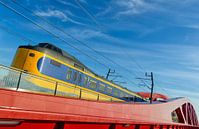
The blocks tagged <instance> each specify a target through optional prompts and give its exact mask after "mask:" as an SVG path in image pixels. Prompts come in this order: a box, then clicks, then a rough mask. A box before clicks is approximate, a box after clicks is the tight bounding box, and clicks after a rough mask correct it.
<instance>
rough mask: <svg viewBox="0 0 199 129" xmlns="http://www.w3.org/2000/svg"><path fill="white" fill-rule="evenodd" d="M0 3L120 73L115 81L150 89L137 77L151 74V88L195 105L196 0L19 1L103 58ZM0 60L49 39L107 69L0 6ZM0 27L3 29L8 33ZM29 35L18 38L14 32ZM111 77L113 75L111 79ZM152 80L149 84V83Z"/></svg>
mask: <svg viewBox="0 0 199 129" xmlns="http://www.w3.org/2000/svg"><path fill="white" fill-rule="evenodd" d="M3 2H4V3H6V4H7V5H9V6H10V7H12V8H14V9H16V10H17V11H19V12H21V13H22V14H24V15H26V16H27V17H29V18H31V19H32V20H34V21H35V22H37V23H38V24H39V25H41V26H43V27H44V28H46V29H47V30H49V31H51V32H53V33H54V34H56V35H58V36H59V37H61V38H63V39H64V40H66V41H67V42H69V43H70V44H72V45H74V46H75V47H78V48H79V49H80V50H82V51H84V52H85V53H87V54H88V55H90V56H92V57H93V58H95V59H96V60H98V61H100V62H101V63H103V64H105V65H107V66H109V67H110V68H112V69H115V70H116V73H117V74H119V75H122V77H121V78H117V80H118V81H122V82H123V81H124V82H127V84H123V85H124V86H126V87H128V88H129V89H131V90H134V91H149V90H148V89H147V88H146V87H144V86H142V85H140V80H138V79H136V78H137V77H144V72H154V75H155V76H154V79H155V92H159V93H163V94H167V95H169V96H170V97H176V96H185V97H188V98H189V99H190V100H191V101H192V102H193V103H194V104H195V107H196V108H198V104H197V103H198V98H199V94H198V93H199V88H198V85H199V73H198V72H199V59H198V55H199V51H198V50H199V46H198V41H199V23H198V20H199V14H198V12H199V8H198V6H199V1H198V0H183V1H182V0H79V3H80V4H81V6H83V7H84V8H86V9H87V10H88V12H89V14H90V15H92V16H90V15H88V14H87V13H86V12H85V10H83V9H82V8H81V7H80V5H79V4H78V2H76V1H75V0H54V1H50V0H49V1H47V0H37V1H31V0H18V3H20V4H22V5H23V6H25V7H26V8H28V9H30V10H32V11H33V12H34V13H35V14H37V15H39V16H41V17H43V18H45V19H46V20H48V21H49V22H51V23H53V24H54V25H56V26H58V27H60V28H62V29H63V30H64V31H66V32H67V33H69V34H71V35H72V36H74V37H75V38H77V39H78V40H80V41H82V42H84V43H86V44H87V45H88V46H90V47H92V48H93V49H95V50H96V51H98V52H99V53H101V54H102V55H103V56H106V57H108V58H110V59H111V60H113V61H114V62H117V63H118V64H120V65H121V66H122V67H125V69H123V68H121V67H119V66H118V65H116V64H114V63H112V62H110V61H109V60H107V59H104V58H103V57H102V56H100V55H98V54H96V53H95V52H93V51H91V50H90V49H88V48H87V47H85V46H83V45H82V44H80V43H78V42H76V41H74V40H73V39H71V38H69V37H68V36H67V35H65V34H64V33H62V32H60V31H58V30H56V29H55V28H53V27H52V26H50V25H48V24H47V23H46V22H44V21H43V20H41V19H40V18H38V17H35V16H34V15H32V14H31V13H29V12H27V11H25V10H24V9H22V8H21V7H19V6H17V5H16V4H14V3H13V2H12V1H11V0H3ZM0 12H1V13H0V46H1V47H0V53H1V54H0V63H1V64H4V65H10V64H11V61H12V59H13V56H14V54H15V51H16V48H17V46H19V45H22V44H35V43H34V42H36V43H37V42H38V43H39V42H50V43H53V44H55V45H57V46H58V47H60V48H63V49H64V50H66V51H68V52H69V53H71V54H72V55H74V56H76V57H77V58H78V59H79V60H80V61H82V62H83V63H85V64H86V65H87V66H88V67H89V68H91V69H92V70H93V71H95V72H96V73H97V74H99V75H103V76H105V75H106V73H107V71H108V69H107V68H106V67H104V66H103V65H101V64H99V63H96V62H95V61H93V60H92V59H90V58H88V57H87V56H85V55H83V54H82V53H79V52H78V51H77V50H75V49H74V48H71V47H70V46H68V45H67V44H65V43H63V42H61V41H60V40H57V39H56V38H53V37H51V36H49V35H48V34H47V33H46V32H44V31H42V30H41V29H39V28H38V27H36V26H35V25H33V24H32V23H30V22H29V21H27V20H26V19H24V18H22V17H20V16H18V15H16V14H15V13H13V12H11V11H10V10H8V9H7V8H5V7H3V6H2V5H0ZM1 27H6V29H8V30H10V31H9V32H12V33H15V34H14V35H13V34H10V33H8V32H6V31H5V30H2V28H1ZM16 33H17V35H18V34H19V35H22V36H24V37H26V38H28V39H31V40H33V42H29V41H27V40H22V39H20V38H19V37H18V36H17V35H16ZM110 79H111V78H110ZM147 83H148V84H150V82H147Z"/></svg>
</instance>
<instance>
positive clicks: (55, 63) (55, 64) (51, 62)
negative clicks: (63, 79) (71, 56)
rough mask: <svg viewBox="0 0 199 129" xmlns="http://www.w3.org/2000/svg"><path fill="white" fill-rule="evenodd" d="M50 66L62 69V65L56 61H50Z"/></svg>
mask: <svg viewBox="0 0 199 129" xmlns="http://www.w3.org/2000/svg"><path fill="white" fill-rule="evenodd" d="M50 64H52V65H54V66H57V67H60V66H61V63H59V62H57V61H55V60H50Z"/></svg>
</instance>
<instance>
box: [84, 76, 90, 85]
mask: <svg viewBox="0 0 199 129" xmlns="http://www.w3.org/2000/svg"><path fill="white" fill-rule="evenodd" d="M88 80H89V78H88V76H84V84H83V85H84V86H87V85H88Z"/></svg>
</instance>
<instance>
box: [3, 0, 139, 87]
mask: <svg viewBox="0 0 199 129" xmlns="http://www.w3.org/2000/svg"><path fill="white" fill-rule="evenodd" d="M0 4H2V5H3V6H4V7H6V8H8V9H10V10H11V11H13V12H14V13H16V14H18V15H20V16H22V17H23V18H25V19H27V20H28V21H30V22H31V23H33V24H34V25H36V26H37V27H39V28H40V29H42V30H44V31H46V32H47V33H48V34H49V35H51V36H53V37H55V38H57V39H59V40H60V41H62V42H64V43H66V44H67V45H69V46H70V47H73V48H74V49H76V50H78V51H79V52H80V53H82V54H84V55H86V56H88V57H89V58H91V59H92V60H94V61H95V62H97V63H99V64H101V65H103V66H105V67H106V68H109V66H107V65H105V64H102V63H101V62H99V61H98V60H96V59H94V58H92V57H91V56H89V55H87V54H86V53H84V52H83V51H81V50H80V49H78V48H77V47H75V46H73V45H71V44H70V43H68V42H67V41H65V40H64V39H62V38H60V37H59V36H58V35H56V34H54V33H52V32H51V31H49V30H47V29H45V28H44V27H43V26H41V25H39V24H37V23H36V22H35V21H33V20H31V19H30V18H28V17H26V16H25V15H23V14H22V13H20V12H18V11H17V10H15V9H13V8H12V7H10V6H8V5H6V4H5V3H3V2H2V1H0ZM43 19H44V18H43ZM46 21H47V20H46ZM52 25H53V24H52ZM53 26H54V27H55V28H56V29H58V30H60V29H59V28H58V27H56V26H55V25H53ZM68 36H69V37H71V38H73V39H74V40H76V41H77V39H76V38H74V37H73V36H72V35H70V34H69V35H68ZM78 42H81V41H78ZM82 43H83V42H82ZM84 44H85V43H84ZM87 46H88V45H87ZM88 47H89V46H88ZM90 49H92V48H91V47H90ZM93 50H94V49H93ZM95 51H96V50H95ZM96 52H98V51H96ZM98 54H100V53H98ZM104 57H105V58H106V59H108V60H110V59H109V58H107V57H106V56H104ZM111 61H112V60H111ZM112 63H115V64H117V63H116V62H114V61H112ZM117 65H118V66H120V67H122V68H123V69H125V70H126V71H128V69H126V68H125V67H123V66H121V65H120V64H117ZM136 76H137V75H136ZM128 80H129V81H130V82H131V83H132V82H133V81H131V80H130V79H128ZM133 83H134V82H133ZM133 83H132V84H133Z"/></svg>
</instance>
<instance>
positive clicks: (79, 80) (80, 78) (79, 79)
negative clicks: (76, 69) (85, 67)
mask: <svg viewBox="0 0 199 129" xmlns="http://www.w3.org/2000/svg"><path fill="white" fill-rule="evenodd" d="M81 81H82V75H81V74H79V78H78V83H81Z"/></svg>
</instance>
